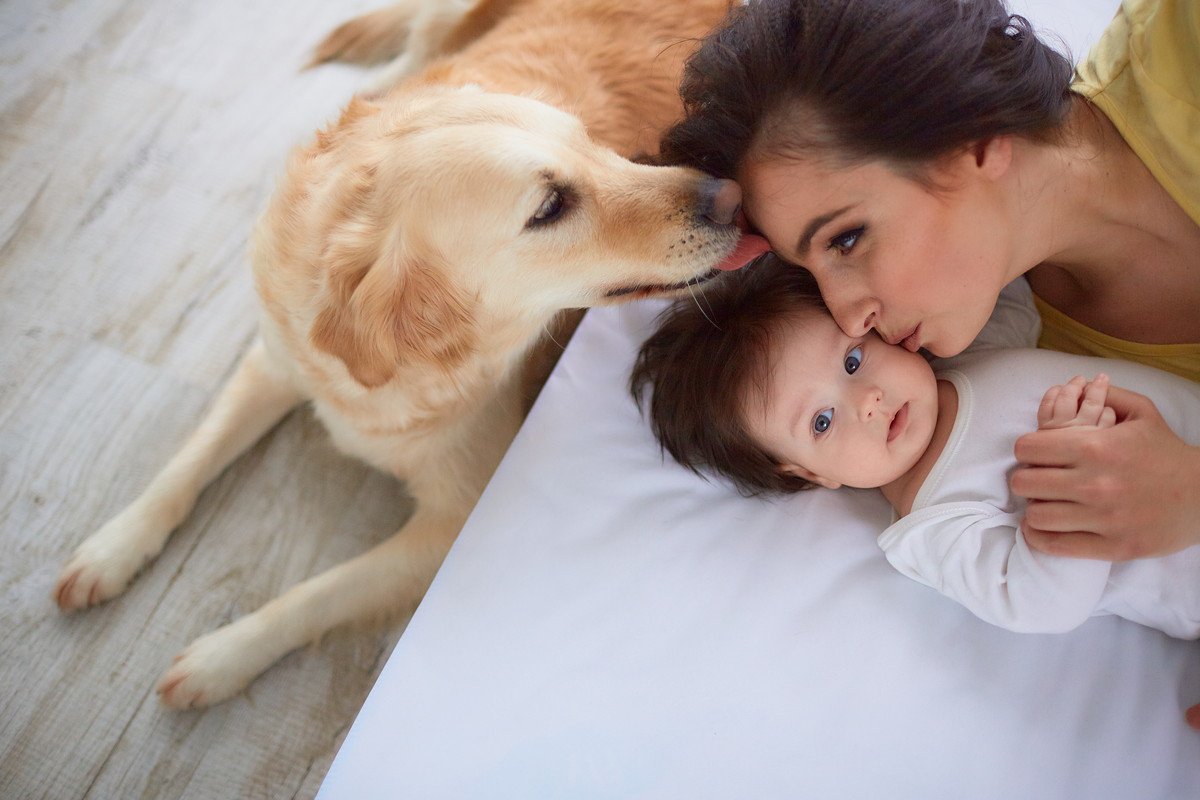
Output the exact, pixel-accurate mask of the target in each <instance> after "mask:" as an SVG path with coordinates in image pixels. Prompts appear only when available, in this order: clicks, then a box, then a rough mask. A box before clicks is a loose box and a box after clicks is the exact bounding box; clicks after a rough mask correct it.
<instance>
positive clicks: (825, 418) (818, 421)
mask: <svg viewBox="0 0 1200 800" xmlns="http://www.w3.org/2000/svg"><path fill="white" fill-rule="evenodd" d="M831 425H833V409H832V408H827V409H825V410H824V411H822V412H820V413H818V414H817V415H816V416H815V417H813V424H812V429H813V433H815V434H817V435H818V436H820V435H821V434H822V433H824V432H825V431H827V430H829V427H830V426H831Z"/></svg>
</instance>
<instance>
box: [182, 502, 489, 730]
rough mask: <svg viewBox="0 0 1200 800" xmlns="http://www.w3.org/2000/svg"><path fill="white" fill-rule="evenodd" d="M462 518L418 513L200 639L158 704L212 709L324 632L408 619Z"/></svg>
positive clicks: (462, 514)
mask: <svg viewBox="0 0 1200 800" xmlns="http://www.w3.org/2000/svg"><path fill="white" fill-rule="evenodd" d="M466 516H467V515H466V513H465V512H452V511H440V512H439V511H436V510H433V509H428V510H423V509H422V508H421V506H418V507H417V510H416V512H415V513H414V514H413V517H412V519H411V520H409V522H408V524H407V525H405V526H404V528H403V529H401V530H400V532H399V533H396V534H395V535H393V536H392V537H391V538H390V539H388V540H387V541H385V542H383V543H382V544H379V545H377V546H375V547H374V548H372V549H371V550H369V551H367V552H366V553H364V554H362V555H361V556H358V557H357V558H354V559H351V560H350V561H347V562H345V563H343V564H339V565H338V566H336V567H334V568H333V569H330V570H328V571H327V572H324V573H322V574H320V575H318V576H316V577H315V578H310V579H309V580H307V581H304V582H303V583H299V584H297V585H296V586H293V587H292V588H291V589H289V590H288V591H286V592H284V593H283V594H282V595H280V596H279V597H277V598H275V599H274V600H272V601H270V602H269V603H267V604H266V605H264V606H263V607H262V608H260V609H258V610H257V611H255V612H253V613H251V614H247V615H246V616H244V617H242V618H241V619H239V620H237V621H235V622H232V623H230V624H229V625H226V626H225V627H223V628H218V629H217V630H215V631H213V632H212V633H209V634H207V635H205V636H202V637H200V638H199V639H197V640H196V641H194V642H192V644H191V645H189V646H188V647H187V648H186V649H185V650H184V651H183V652H182V653H180V654H179V655H178V656H176V657H175V660H174V663H173V665H172V666H171V667H170V668H169V669H168V670H167V671H166V673H164V674H163V676H162V679H161V680H160V681H159V683H158V693H159V695H160V696H161V698H162V701H163V703H164V704H165V705H167V706H170V707H172V708H198V707H201V706H207V705H211V704H213V703H218V702H220V701H222V700H225V699H227V698H229V697H232V696H233V695H235V694H237V693H238V692H240V691H241V690H242V689H244V688H245V687H246V686H247V685H248V684H249V683H250V681H252V680H254V678H255V677H257V676H258V674H259V673H261V672H262V671H263V670H265V669H266V668H267V667H269V666H271V665H272V664H273V663H275V662H276V661H277V660H278V659H279V658H281V657H282V656H283V655H285V654H286V653H288V652H290V651H292V650H294V649H296V648H297V647H301V646H302V645H305V644H308V643H310V642H313V641H316V640H317V639H319V638H320V637H321V636H322V635H323V634H325V633H326V632H327V631H329V630H331V629H332V628H335V627H338V626H340V625H344V624H347V623H351V622H355V621H360V620H361V621H372V620H383V619H386V618H388V617H391V616H394V615H396V614H397V613H398V612H403V613H409V612H411V610H412V609H413V608H415V607H416V605H417V603H419V602H420V600H421V597H422V596H423V595H424V594H425V590H426V589H427V588H428V587H429V583H430V581H432V580H433V576H434V574H435V573H436V572H437V570H438V567H439V566H440V565H441V563H442V559H443V558H445V556H446V553H447V552H448V551H449V550H450V545H451V544H452V543H453V542H454V538H455V536H457V535H458V531H459V529H460V528H461V527H462V524H463V523H464V522H465V521H466Z"/></svg>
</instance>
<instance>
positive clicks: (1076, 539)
mask: <svg viewBox="0 0 1200 800" xmlns="http://www.w3.org/2000/svg"><path fill="white" fill-rule="evenodd" d="M1021 534H1022V535H1023V536H1024V537H1025V541H1026V542H1028V543H1029V546H1030V547H1032V548H1033V549H1034V550H1040V551H1041V552H1043V553H1049V554H1050V555H1052V556H1071V557H1073V558H1094V559H1099V560H1101V561H1118V560H1120V557H1121V556H1122V553H1121V552H1120V551H1119V548H1120V543H1119V542H1114V541H1113V540H1111V539H1105V538H1104V537H1102V536H1097V535H1096V534H1094V533H1082V532H1079V531H1074V532H1070V533H1061V532H1049V531H1043V530H1039V529H1038V528H1035V527H1033V526H1031V525H1029V524H1028V522H1025V523H1022V524H1021Z"/></svg>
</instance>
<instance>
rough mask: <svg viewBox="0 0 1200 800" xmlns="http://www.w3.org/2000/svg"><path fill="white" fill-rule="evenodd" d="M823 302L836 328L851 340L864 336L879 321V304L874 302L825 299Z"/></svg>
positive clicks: (868, 300) (867, 300)
mask: <svg viewBox="0 0 1200 800" xmlns="http://www.w3.org/2000/svg"><path fill="white" fill-rule="evenodd" d="M825 302H826V305H827V306H828V307H829V311H830V313H831V314H833V318H834V319H835V320H837V324H838V327H839V328H841V329H842V332H843V333H845V334H846V335H847V336H850V337H852V338H857V337H859V336H866V335H867V333H868V332H870V330H871V329H872V328H874V327H875V323H876V322H878V321H879V304H878V303H877V302H875V301H874V300H870V299H864V300H859V301H851V302H838V301H836V300H834V299H833V298H827V299H826V301H825Z"/></svg>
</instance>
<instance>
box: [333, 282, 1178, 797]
mask: <svg viewBox="0 0 1200 800" xmlns="http://www.w3.org/2000/svg"><path fill="white" fill-rule="evenodd" d="M659 307H660V306H659V305H655V304H644V305H641V306H631V307H626V308H623V309H606V310H601V311H593V312H591V313H589V315H588V317H587V318H586V320H585V321H584V324H583V325H582V326H581V327H580V329H579V331H578V332H577V333H576V335H575V338H574V340H573V341H572V343H571V344H570V346H569V348H568V350H567V352H566V354H565V355H564V357H563V360H562V361H561V362H560V365H559V367H558V368H557V369H556V371H555V373H554V375H553V376H552V377H551V379H550V382H549V383H548V384H547V386H546V389H545V391H544V392H543V395H542V397H541V398H540V400H539V401H538V404H537V406H536V407H535V408H534V410H533V413H532V414H531V415H530V417H529V420H528V422H527V423H526V425H525V426H524V428H523V429H522V431H521V433H520V435H519V436H518V437H517V440H516V441H515V442H514V444H513V447H512V449H511V450H510V452H509V454H508V456H507V457H506V459H505V461H504V463H503V464H502V466H501V468H500V470H499V471H498V472H497V474H496V476H495V477H494V478H493V480H492V482H491V484H490V486H489V487H488V489H487V491H486V493H485V495H484V497H483V498H482V500H481V502H480V504H479V506H478V507H477V509H476V511H475V513H474V515H473V516H472V517H471V520H470V521H469V523H468V524H467V526H466V528H465V529H464V531H463V532H462V535H461V536H460V537H459V540H458V542H457V544H456V545H455V547H454V549H453V550H452V552H451V553H450V556H449V557H448V559H447V560H446V563H445V565H444V566H443V568H442V570H441V572H440V573H439V575H438V577H437V579H436V580H435V582H434V584H433V586H432V587H431V589H430V591H429V594H428V595H427V597H426V599H425V601H424V602H423V603H422V605H421V607H420V608H419V609H418V611H417V613H416V615H415V617H414V618H413V621H412V623H411V624H410V625H409V628H408V630H407V632H406V633H405V634H404V636H403V637H402V639H401V641H400V643H399V645H398V646H397V647H396V650H395V652H394V653H393V654H392V656H391V658H390V660H389V662H388V664H387V665H386V667H385V668H384V670H383V673H382V675H381V676H380V678H379V681H378V683H377V684H376V686H375V688H374V689H373V691H372V692H371V695H370V697H369V698H368V700H367V702H366V705H365V706H364V707H363V709H362V712H361V713H360V715H359V717H358V719H357V720H356V721H355V723H354V727H353V728H352V729H351V731H350V732H349V734H348V736H347V738H346V741H345V743H344V745H343V746H342V749H341V752H340V753H339V754H338V756H337V759H336V761H335V762H334V764H333V766H332V768H331V769H330V772H329V774H328V776H327V777H326V779H325V784H324V786H323V787H322V792H321V795H320V797H322V798H325V800H333V799H334V798H353V800H364V799H365V798H376V797H378V798H397V797H404V798H423V799H425V798H455V799H456V800H461V799H465V798H689V799H692V798H776V797H778V798H809V797H838V798H856V797H863V798H866V797H871V798H879V797H889V798H893V797H894V798H910V797H911V798H935V797H946V798H990V797H995V798H1041V797H1062V798H1110V797H1111V798H1139V800H1141V799H1144V798H1154V797H1196V796H1200V734H1198V733H1196V732H1194V731H1191V730H1190V729H1188V728H1187V727H1186V726H1185V725H1184V722H1183V719H1182V713H1183V709H1184V708H1185V707H1186V706H1187V705H1188V703H1189V701H1200V649H1197V647H1196V645H1195V643H1188V642H1182V641H1178V640H1172V639H1169V638H1168V637H1166V636H1165V635H1163V634H1161V633H1158V632H1156V631H1152V630H1150V629H1147V628H1143V627H1141V626H1138V625H1136V624H1133V623H1130V622H1126V621H1123V620H1118V619H1115V618H1100V619H1094V620H1092V621H1090V622H1088V623H1087V624H1085V625H1084V626H1083V627H1082V628H1080V629H1078V630H1077V631H1075V632H1073V633H1070V634H1066V635H1055V636H1045V635H1020V634H1013V633H1008V632H1006V631H1003V630H1000V629H998V628H993V627H991V626H989V625H988V624H987V623H984V622H981V621H979V620H977V619H976V618H974V617H973V616H971V615H970V614H969V613H968V612H967V611H965V610H964V609H962V608H960V607H959V606H957V605H956V604H954V603H953V602H951V601H949V600H946V599H945V598H943V597H941V596H940V595H937V594H936V593H935V592H933V591H932V590H930V589H928V588H926V587H924V586H922V585H920V584H917V583H915V582H913V581H911V580H909V579H907V578H905V577H903V576H901V575H900V574H898V573H897V572H895V571H894V570H893V569H892V568H891V567H890V566H889V565H888V563H887V561H886V560H885V559H884V557H883V554H882V553H881V552H880V550H879V549H878V547H877V546H876V544H875V536H876V534H877V533H878V532H879V531H880V530H882V529H883V527H884V526H885V525H886V524H887V522H888V519H889V511H888V508H887V506H886V504H885V503H884V501H883V500H882V499H881V497H880V496H878V495H877V494H876V493H874V492H867V491H854V490H845V491H837V492H831V491H825V490H817V491H813V492H810V493H806V494H803V495H799V496H795V497H792V498H789V499H787V500H783V501H778V502H766V501H762V500H748V499H744V498H741V497H739V496H737V495H735V494H734V493H733V492H732V491H731V490H730V489H728V488H727V487H725V486H723V485H720V484H712V483H707V482H705V481H703V480H701V479H700V478H698V477H696V476H695V475H693V474H691V473H690V472H687V471H685V470H683V469H682V468H680V467H678V466H676V465H675V464H674V463H673V462H670V461H667V462H664V461H663V459H662V458H661V457H660V455H659V451H658V449H657V447H656V444H655V442H654V440H653V438H652V436H651V434H650V432H649V430H648V429H647V427H646V425H645V423H644V422H643V421H642V419H641V418H640V417H639V415H638V412H637V411H636V409H635V407H634V405H633V402H632V400H631V399H630V397H629V395H628V393H627V391H626V389H625V383H626V375H627V372H628V367H629V364H630V361H631V358H632V354H633V352H634V350H635V348H636V345H637V343H638V342H640V341H641V339H642V338H644V335H645V333H646V332H647V331H648V327H649V325H650V321H651V319H652V317H653V314H654V312H655V311H656V310H657V309H658V308H659Z"/></svg>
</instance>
